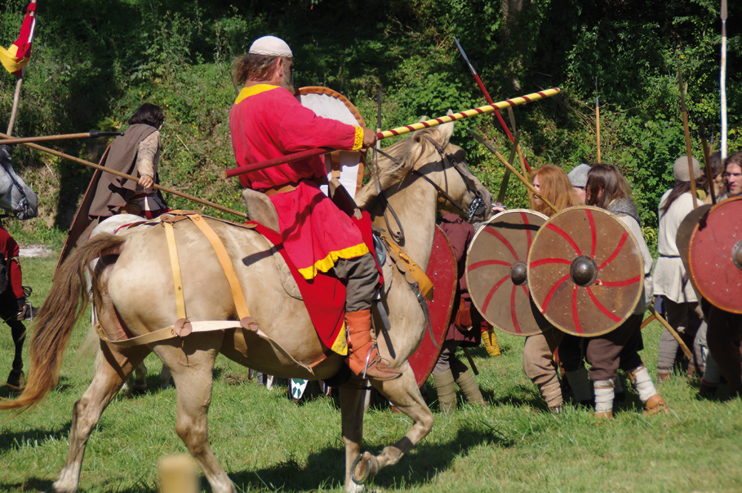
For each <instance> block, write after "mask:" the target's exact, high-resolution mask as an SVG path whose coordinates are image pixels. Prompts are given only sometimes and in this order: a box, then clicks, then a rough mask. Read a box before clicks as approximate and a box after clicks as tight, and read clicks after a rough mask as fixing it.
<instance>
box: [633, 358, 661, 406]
mask: <svg viewBox="0 0 742 493" xmlns="http://www.w3.org/2000/svg"><path fill="white" fill-rule="evenodd" d="M629 373H630V374H631V375H632V376H633V379H632V380H633V383H634V387H635V388H636V391H637V392H638V393H639V400H640V401H642V402H643V403H646V402H647V401H648V400H649V398H650V397H652V396H653V395H655V394H656V393H657V389H656V388H655V387H654V383H652V377H650V376H649V372H648V371H647V368H646V367H645V366H644V365H641V366H639V367H637V368H636V369H634V370H633V371H631V372H629Z"/></svg>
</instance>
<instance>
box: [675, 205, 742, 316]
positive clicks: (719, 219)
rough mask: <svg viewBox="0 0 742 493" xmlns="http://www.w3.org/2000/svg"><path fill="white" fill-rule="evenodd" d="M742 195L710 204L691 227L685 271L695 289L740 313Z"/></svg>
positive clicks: (713, 300)
mask: <svg viewBox="0 0 742 493" xmlns="http://www.w3.org/2000/svg"><path fill="white" fill-rule="evenodd" d="M740 218H742V197H736V198H733V199H729V200H725V201H724V202H720V203H718V204H716V205H715V206H713V207H711V209H710V210H709V211H708V214H707V215H706V216H705V217H702V218H701V220H700V221H699V222H698V224H697V225H696V227H695V229H694V230H693V234H692V235H691V238H690V245H689V247H688V259H689V260H688V271H689V273H690V277H691V279H693V283H694V284H695V286H696V289H697V290H698V292H699V293H700V294H701V296H703V297H704V298H706V299H707V300H709V302H710V303H711V304H712V305H714V306H716V307H718V308H721V309H722V310H724V311H727V312H731V313H742V220H740Z"/></svg>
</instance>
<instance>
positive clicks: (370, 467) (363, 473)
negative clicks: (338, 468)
mask: <svg viewBox="0 0 742 493" xmlns="http://www.w3.org/2000/svg"><path fill="white" fill-rule="evenodd" d="M351 470H352V471H353V481H354V482H356V483H358V484H365V483H366V481H368V480H369V478H372V477H374V476H376V473H377V472H379V463H378V461H377V460H376V457H374V456H373V455H371V452H364V453H363V454H358V457H356V458H355V460H354V461H353V465H352V466H351Z"/></svg>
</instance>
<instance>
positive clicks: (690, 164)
mask: <svg viewBox="0 0 742 493" xmlns="http://www.w3.org/2000/svg"><path fill="white" fill-rule="evenodd" d="M678 83H679V84H680V109H681V110H682V112H683V129H684V130H685V147H686V150H687V151H688V175H689V176H690V193H691V195H692V196H693V208H694V209H696V208H697V207H698V204H697V203H696V176H695V173H693V156H691V149H690V129H689V128H688V108H686V107H685V91H684V90H683V73H682V72H681V71H680V60H678Z"/></svg>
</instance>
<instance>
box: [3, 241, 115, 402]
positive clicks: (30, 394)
mask: <svg viewBox="0 0 742 493" xmlns="http://www.w3.org/2000/svg"><path fill="white" fill-rule="evenodd" d="M125 241H126V240H125V239H124V238H121V237H118V236H114V235H110V234H102V235H100V236H96V237H94V238H92V239H90V240H89V241H88V242H87V243H86V244H85V245H83V246H81V247H79V248H77V249H76V250H75V251H74V252H73V253H72V255H70V256H69V257H68V258H67V260H66V261H65V262H64V263H63V264H62V266H61V267H60V268H59V269H58V270H57V272H56V274H55V276H54V283H53V284H52V288H51V291H50V292H49V296H47V298H46V300H45V301H44V304H43V305H42V306H41V309H40V310H39V313H38V315H37V316H36V319H35V326H34V332H33V337H32V338H31V345H30V357H31V367H30V370H29V375H28V379H27V382H26V386H25V387H24V389H23V392H22V393H21V395H19V396H18V398H17V399H14V400H2V401H0V410H5V409H18V410H19V412H23V411H27V410H28V409H30V408H32V407H34V406H35V405H36V404H38V403H39V402H40V401H41V400H42V399H43V398H44V397H45V396H46V394H47V393H48V392H49V391H50V390H51V389H52V388H54V386H55V385H56V384H57V381H58V380H59V371H60V369H61V366H62V360H63V356H64V350H65V348H66V347H67V343H68V342H69V340H70V335H71V334H72V328H73V327H74V326H75V324H76V323H77V321H78V320H79V318H80V316H81V315H82V314H83V313H84V312H85V308H87V305H88V303H89V301H90V300H89V296H88V292H87V284H86V282H85V272H86V269H87V268H88V266H89V265H90V262H92V261H93V260H94V259H96V258H98V257H100V256H102V255H105V254H109V253H119V252H120V251H121V248H122V245H123V243H124V242H125Z"/></svg>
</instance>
